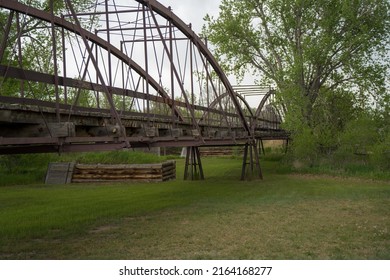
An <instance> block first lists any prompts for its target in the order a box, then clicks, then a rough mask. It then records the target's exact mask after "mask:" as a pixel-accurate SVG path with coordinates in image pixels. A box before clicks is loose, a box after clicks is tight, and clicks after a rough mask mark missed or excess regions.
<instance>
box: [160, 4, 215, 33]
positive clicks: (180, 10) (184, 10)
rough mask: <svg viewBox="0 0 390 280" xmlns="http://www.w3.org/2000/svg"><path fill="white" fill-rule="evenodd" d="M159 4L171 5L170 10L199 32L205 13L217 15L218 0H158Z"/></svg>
mask: <svg viewBox="0 0 390 280" xmlns="http://www.w3.org/2000/svg"><path fill="white" fill-rule="evenodd" d="M158 1H159V2H160V3H161V4H163V5H164V6H166V7H168V6H171V8H172V11H173V12H174V13H175V14H176V15H177V16H178V17H179V18H181V20H183V21H184V22H185V23H187V24H189V23H191V24H192V29H193V30H194V31H195V32H196V33H198V34H199V32H200V31H201V30H202V26H203V25H204V21H203V18H204V17H205V15H206V14H209V15H213V16H217V15H218V11H219V5H220V3H221V1H220V0H158Z"/></svg>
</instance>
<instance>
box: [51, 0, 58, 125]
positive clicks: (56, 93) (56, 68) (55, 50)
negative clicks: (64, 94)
mask: <svg viewBox="0 0 390 280" xmlns="http://www.w3.org/2000/svg"><path fill="white" fill-rule="evenodd" d="M50 15H51V18H50V19H51V20H50V25H51V39H52V44H53V46H52V51H53V67H54V91H55V95H56V116H57V121H58V122H59V123H60V122H61V116H60V104H59V103H60V96H59V89H58V64H57V38H56V29H55V25H54V0H50Z"/></svg>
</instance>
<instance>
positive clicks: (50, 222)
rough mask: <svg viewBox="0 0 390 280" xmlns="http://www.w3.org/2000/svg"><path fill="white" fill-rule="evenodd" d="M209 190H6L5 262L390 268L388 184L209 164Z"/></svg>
mask: <svg viewBox="0 0 390 280" xmlns="http://www.w3.org/2000/svg"><path fill="white" fill-rule="evenodd" d="M203 164H204V169H205V173H206V180H205V181H193V182H191V181H187V182H186V181H183V180H182V179H181V178H182V174H183V170H182V165H183V162H182V161H179V162H178V163H177V166H178V171H177V172H178V179H177V180H176V181H172V182H164V183H152V184H140V183H139V184H125V183H121V184H82V185H81V184H80V185H63V186H47V185H43V184H42V185H29V186H13V187H0V259H390V182H386V181H370V180H363V179H354V178H350V179H347V178H334V177H329V176H312V175H299V174H277V172H275V171H274V170H275V169H276V165H277V164H278V163H277V162H265V163H264V168H263V172H264V174H265V178H264V180H262V181H261V180H255V181H246V182H241V181H239V177H240V171H241V170H240V169H241V161H240V160H238V159H229V158H211V159H203Z"/></svg>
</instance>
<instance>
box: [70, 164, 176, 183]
mask: <svg viewBox="0 0 390 280" xmlns="http://www.w3.org/2000/svg"><path fill="white" fill-rule="evenodd" d="M172 179H176V162H175V161H167V162H163V163H155V164H76V165H75V166H74V170H73V177H72V183H88V182H121V181H133V182H162V181H168V180H172Z"/></svg>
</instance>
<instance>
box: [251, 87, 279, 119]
mask: <svg viewBox="0 0 390 280" xmlns="http://www.w3.org/2000/svg"><path fill="white" fill-rule="evenodd" d="M272 94H275V90H273V89H271V90H269V91H268V92H267V94H266V95H264V97H263V98H262V99H261V102H260V104H259V106H258V107H257V109H256V112H255V117H256V118H258V117H259V116H260V112H261V111H262V110H263V109H264V105H265V103H266V102H267V101H268V99H269V98H270V96H271V95H272Z"/></svg>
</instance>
